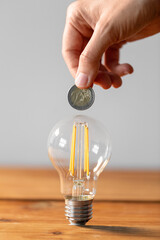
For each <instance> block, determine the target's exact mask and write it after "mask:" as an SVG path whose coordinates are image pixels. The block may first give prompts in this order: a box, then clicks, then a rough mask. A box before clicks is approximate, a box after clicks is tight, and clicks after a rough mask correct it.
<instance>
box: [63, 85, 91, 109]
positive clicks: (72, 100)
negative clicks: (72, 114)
mask: <svg viewBox="0 0 160 240" xmlns="http://www.w3.org/2000/svg"><path fill="white" fill-rule="evenodd" d="M94 100H95V93H94V90H93V89H92V88H87V89H80V88H78V87H76V85H74V86H73V87H71V89H70V90H69V92H68V102H69V104H70V105H71V106H72V107H73V108H75V109H77V110H86V109H88V108H90V107H91V106H92V104H93V103H94Z"/></svg>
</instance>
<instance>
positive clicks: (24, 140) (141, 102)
mask: <svg viewBox="0 0 160 240" xmlns="http://www.w3.org/2000/svg"><path fill="white" fill-rule="evenodd" d="M69 2H71V1H66V0H54V1H53V0H51V1H48V0H43V1H41V0H39V1H38V0H37V1H35V0H26V1H22V0H19V1H18V0H14V1H12V0H10V1H9V0H8V1H7V0H0V165H11V166H12V165H13V166H15V165H18V166H22V165H23V166H35V165H36V166H51V163H50V161H49V159H48V155H47V148H46V142H47V137H48V134H49V132H50V130H51V128H52V127H53V125H54V124H55V123H56V122H57V121H58V120H60V119H62V118H63V117H66V116H70V115H75V114H77V113H79V112H77V111H76V110H73V109H72V108H71V107H70V106H69V104H68V102H67V92H68V90H69V88H70V87H71V86H72V85H73V78H72V77H71V75H70V73H69V72H68V69H67V67H66V65H65V63H64V61H63V59H62V56H61V39H62V34H63V28H64V23H65V13H66V8H67V5H68V4H69ZM159 43H160V36H159V35H155V36H154V37H151V38H147V39H145V40H141V41H138V42H135V43H131V44H128V45H126V46H125V47H123V49H122V51H121V62H129V63H131V64H132V65H133V67H134V69H135V72H134V74H132V75H130V76H126V77H124V78H123V79H124V81H123V86H122V87H121V88H120V89H109V90H108V91H105V90H103V89H101V88H100V87H97V86H95V87H94V90H95V93H96V101H95V104H94V105H93V107H92V108H91V109H89V110H88V111H86V112H85V114H87V115H90V116H92V117H95V118H97V119H99V120H101V121H102V122H103V123H104V124H105V125H106V127H107V129H108V130H109V132H110V135H111V137H112V142H113V155H112V159H111V161H110V164H109V167H110V168H158V167H160V146H159V143H160V67H159V63H160V54H159V53H160V52H159Z"/></svg>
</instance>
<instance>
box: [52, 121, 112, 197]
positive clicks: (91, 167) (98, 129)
mask: <svg viewBox="0 0 160 240" xmlns="http://www.w3.org/2000/svg"><path fill="white" fill-rule="evenodd" d="M48 155H49V158H50V160H51V161H52V163H53V166H54V167H55V168H56V170H57V171H58V173H59V176H60V182H61V193H62V194H63V196H64V198H65V199H68V200H73V201H87V200H92V199H93V198H94V196H95V194H96V181H97V178H98V176H99V175H100V173H101V172H102V171H103V170H104V168H105V166H106V165H107V163H108V161H109V159H110V157H111V141H110V136H109V134H108V132H107V131H106V129H105V127H104V126H103V125H102V124H101V123H100V122H98V121H97V120H94V119H92V118H90V117H87V116H75V117H73V118H71V119H65V120H63V121H60V122H58V123H57V124H56V125H55V126H54V127H53V129H52V131H51V133H50V135H49V138H48Z"/></svg>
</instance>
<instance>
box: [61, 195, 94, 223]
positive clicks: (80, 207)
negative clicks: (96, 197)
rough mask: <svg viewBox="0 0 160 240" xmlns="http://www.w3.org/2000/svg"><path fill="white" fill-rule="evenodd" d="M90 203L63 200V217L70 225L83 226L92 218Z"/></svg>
mask: <svg viewBox="0 0 160 240" xmlns="http://www.w3.org/2000/svg"><path fill="white" fill-rule="evenodd" d="M92 201H93V200H92V199H91V200H86V201H78V200H73V199H65V216H66V218H67V219H68V220H69V222H70V225H79V226H81V225H85V224H86V222H88V221H89V220H90V219H91V218H92Z"/></svg>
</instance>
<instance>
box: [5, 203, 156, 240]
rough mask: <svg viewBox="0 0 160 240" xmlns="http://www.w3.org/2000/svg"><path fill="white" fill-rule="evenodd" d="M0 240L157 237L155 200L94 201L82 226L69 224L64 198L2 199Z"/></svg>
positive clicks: (117, 239) (118, 239)
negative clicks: (89, 216) (139, 201)
mask: <svg viewBox="0 0 160 240" xmlns="http://www.w3.org/2000/svg"><path fill="white" fill-rule="evenodd" d="M0 216H1V217H0V239H1V240H10V239H11V240H24V239H34V240H49V239H64V240H65V239H109V240H110V239H114V240H115V239H116V240H121V239H124V240H125V239H138V240H139V239H157V240H158V239H160V207H159V204H158V203H147V202H145V203H128V202H127V203H123V202H121V203H118V202H94V203H93V219H92V220H91V221H90V222H88V224H87V225H86V226H85V227H77V226H70V225H68V221H67V220H66V219H65V217H64V202H63V201H44V200H43V201H28V200H27V201H21V200H19V201H1V202H0Z"/></svg>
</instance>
